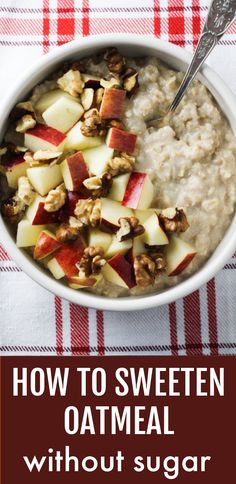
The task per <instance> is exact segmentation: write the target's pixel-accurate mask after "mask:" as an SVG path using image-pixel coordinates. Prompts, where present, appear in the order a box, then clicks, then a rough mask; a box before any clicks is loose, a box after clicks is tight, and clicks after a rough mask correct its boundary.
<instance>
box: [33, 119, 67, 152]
mask: <svg viewBox="0 0 236 484" xmlns="http://www.w3.org/2000/svg"><path fill="white" fill-rule="evenodd" d="M65 141H66V136H65V134H64V133H61V131H58V130H57V129H54V128H51V127H50V126H45V125H44V124H37V125H36V126H35V128H32V129H29V130H28V131H27V132H26V133H25V142H24V144H25V146H26V148H29V150H31V151H34V152H35V151H40V150H43V151H63V150H64V147H65Z"/></svg>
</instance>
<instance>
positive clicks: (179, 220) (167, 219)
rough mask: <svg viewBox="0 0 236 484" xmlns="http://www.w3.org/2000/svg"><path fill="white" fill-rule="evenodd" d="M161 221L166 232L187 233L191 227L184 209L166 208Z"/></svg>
mask: <svg viewBox="0 0 236 484" xmlns="http://www.w3.org/2000/svg"><path fill="white" fill-rule="evenodd" d="M159 219H160V221H161V223H162V224H163V226H164V229H165V231H166V232H176V233H179V232H185V231H186V230H187V229H188V227H189V223H188V220H187V217H186V214H185V212H184V210H183V209H182V208H181V209H178V208H166V209H165V210H162V212H161V214H160V215H159Z"/></svg>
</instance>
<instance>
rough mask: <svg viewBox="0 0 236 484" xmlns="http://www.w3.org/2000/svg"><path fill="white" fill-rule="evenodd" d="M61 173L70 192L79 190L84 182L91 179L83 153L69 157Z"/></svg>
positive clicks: (62, 165)
mask: <svg viewBox="0 0 236 484" xmlns="http://www.w3.org/2000/svg"><path fill="white" fill-rule="evenodd" d="M61 172H62V176H63V179H64V183H65V186H66V189H67V190H69V191H76V190H79V188H80V187H81V185H82V183H83V181H84V180H85V179H86V178H88V177H89V172H88V169H87V165H86V163H85V161H84V157H83V153H81V151H78V152H77V153H75V154H74V155H71V156H68V158H66V159H65V160H64V161H63V162H62V163H61Z"/></svg>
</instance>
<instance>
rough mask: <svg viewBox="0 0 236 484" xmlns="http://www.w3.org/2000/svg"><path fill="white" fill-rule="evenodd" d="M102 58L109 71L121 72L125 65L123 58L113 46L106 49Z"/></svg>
mask: <svg viewBox="0 0 236 484" xmlns="http://www.w3.org/2000/svg"><path fill="white" fill-rule="evenodd" d="M104 60H105V61H106V62H107V67H108V69H109V71H110V72H112V73H114V74H121V72H122V71H123V69H124V66H125V59H124V57H123V55H122V54H120V52H118V50H117V49H116V48H115V47H111V48H109V49H107V51H106V53H105V55H104Z"/></svg>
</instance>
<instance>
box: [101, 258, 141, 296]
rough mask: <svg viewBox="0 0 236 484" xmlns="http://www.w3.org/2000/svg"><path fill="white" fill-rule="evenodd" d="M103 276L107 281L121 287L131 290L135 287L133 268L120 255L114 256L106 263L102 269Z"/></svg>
mask: <svg viewBox="0 0 236 484" xmlns="http://www.w3.org/2000/svg"><path fill="white" fill-rule="evenodd" d="M109 268H110V269H111V270H109ZM108 271H109V272H108ZM103 274H104V277H105V278H107V280H108V281H110V282H114V283H115V284H118V285H120V286H121V287H127V288H129V289H132V288H133V287H135V286H136V282H135V278H134V271H133V267H132V266H131V264H130V263H129V262H128V261H127V260H126V259H125V257H124V256H123V255H121V254H116V255H114V256H113V257H112V258H111V259H109V260H108V261H107V264H106V265H105V266H104V268H103ZM119 279H120V281H119Z"/></svg>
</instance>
